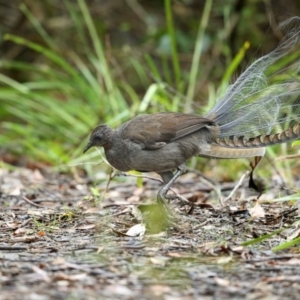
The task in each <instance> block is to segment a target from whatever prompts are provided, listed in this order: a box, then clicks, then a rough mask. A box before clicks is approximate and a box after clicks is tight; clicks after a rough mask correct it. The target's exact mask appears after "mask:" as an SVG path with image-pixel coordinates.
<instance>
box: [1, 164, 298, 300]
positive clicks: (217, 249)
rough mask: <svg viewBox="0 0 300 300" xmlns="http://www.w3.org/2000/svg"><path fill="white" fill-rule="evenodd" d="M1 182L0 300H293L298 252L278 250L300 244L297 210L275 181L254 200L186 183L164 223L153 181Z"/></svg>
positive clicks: (26, 173)
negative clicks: (281, 198)
mask: <svg viewBox="0 0 300 300" xmlns="http://www.w3.org/2000/svg"><path fill="white" fill-rule="evenodd" d="M100 175H101V174H100ZM102 175H104V174H102ZM100 177H101V176H100ZM0 178H1V185H0V188H1V195H0V196H1V198H0V299H1V300H4V299H5V300H6V299H24V298H25V299H166V300H173V299H184V300H185V299H186V300H189V299H299V295H300V252H299V247H297V245H296V246H294V247H291V248H289V249H288V250H285V251H274V250H276V248H275V249H274V247H276V246H278V245H280V244H282V243H283V242H286V241H288V240H292V239H293V238H295V237H297V236H298V235H299V228H298V227H299V225H298V222H297V220H298V221H299V208H298V207H297V205H298V204H297V201H294V202H292V201H285V202H278V201H277V202H274V201H272V200H273V199H274V198H275V197H278V195H282V196H284V195H288V194H289V191H288V190H286V189H284V188H283V186H282V185H281V184H278V182H276V180H274V184H273V187H272V189H270V190H269V191H268V192H266V193H263V194H262V195H260V197H258V195H257V193H250V191H249V189H248V188H247V182H246V180H245V182H244V183H243V184H242V185H241V186H238V183H237V182H235V183H222V184H216V183H214V182H211V181H208V180H207V179H204V178H203V177H201V176H200V175H199V174H198V175H197V174H194V173H191V172H190V173H188V174H185V175H183V176H182V177H181V178H180V179H179V180H178V183H176V184H175V185H174V190H175V192H177V193H179V194H180V195H181V196H182V199H180V200H173V201H171V202H170V203H169V206H168V207H169V209H170V211H171V212H172V217H167V216H166V213H165V210H164V208H163V207H160V206H158V205H154V204H153V203H154V202H155V198H156V193H157V191H158V189H159V187H160V186H161V184H160V183H159V182H158V181H154V180H151V179H150V178H143V181H142V182H143V183H141V181H140V180H138V181H137V178H135V177H122V176H121V177H120V176H119V177H117V178H114V179H113V180H112V181H111V182H110V184H109V188H108V189H106V188H107V182H102V183H99V184H95V183H92V182H89V180H88V179H87V178H81V177H79V176H78V175H77V174H74V175H73V176H70V175H63V174H55V173H46V172H41V171H38V170H30V169H16V170H11V171H8V170H5V169H0ZM235 187H236V188H237V189H236V191H235V193H234V194H233V195H231V196H230V192H231V191H232V190H233V189H234V188H235ZM105 190H106V192H105ZM103 195H104V197H103ZM228 196H230V197H228ZM220 197H222V199H223V207H221V205H220V202H219V199H220ZM226 197H227V199H226ZM257 199H258V200H257ZM279 229H281V230H279ZM278 230H279V231H278ZM274 232H275V233H277V234H274V235H273V236H270V237H269V238H267V239H265V240H262V241H261V242H257V243H251V242H250V245H246V244H244V243H245V242H247V241H251V240H253V239H255V238H259V237H262V236H264V235H265V234H269V233H274ZM272 250H273V251H272Z"/></svg>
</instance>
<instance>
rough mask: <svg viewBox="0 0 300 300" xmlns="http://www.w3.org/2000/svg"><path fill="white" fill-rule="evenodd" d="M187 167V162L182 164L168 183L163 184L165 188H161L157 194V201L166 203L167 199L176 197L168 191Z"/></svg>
mask: <svg viewBox="0 0 300 300" xmlns="http://www.w3.org/2000/svg"><path fill="white" fill-rule="evenodd" d="M185 169H186V165H185V164H183V165H180V166H179V167H178V170H177V172H176V173H175V174H174V176H173V177H172V179H171V180H170V181H169V182H168V183H167V184H165V185H164V186H163V188H161V189H160V190H159V192H158V194H157V202H158V203H164V204H165V200H166V199H172V198H174V197H172V196H168V195H167V193H168V191H169V189H170V187H171V186H172V184H173V183H174V182H175V181H176V179H177V178H178V177H179V176H180V175H182V174H183V173H184V172H185Z"/></svg>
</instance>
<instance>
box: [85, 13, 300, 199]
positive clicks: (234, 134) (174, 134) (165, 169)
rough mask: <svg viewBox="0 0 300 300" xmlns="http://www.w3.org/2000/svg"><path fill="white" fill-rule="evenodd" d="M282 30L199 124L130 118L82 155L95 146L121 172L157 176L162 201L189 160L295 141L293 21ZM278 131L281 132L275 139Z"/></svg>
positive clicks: (189, 118)
mask: <svg viewBox="0 0 300 300" xmlns="http://www.w3.org/2000/svg"><path fill="white" fill-rule="evenodd" d="M287 27H288V31H287V32H286V35H285V37H284V38H283V40H282V42H281V43H280V45H279V46H278V47H277V48H276V49H275V50H274V51H273V52H271V53H269V54H267V55H265V56H263V57H261V58H260V59H258V60H257V61H255V62H254V63H253V64H252V65H251V66H250V67H249V68H248V69H247V70H246V71H245V72H244V73H243V74H241V76H240V77H239V78H238V79H237V81H236V82H235V83H234V84H233V85H231V86H230V87H229V88H228V89H227V91H226V92H225V94H224V96H223V97H221V99H220V100H219V101H218V102H217V104H216V105H215V106H214V107H213V108H212V109H211V110H210V112H209V113H208V114H207V115H206V116H205V117H201V116H198V115H195V114H184V113H175V112H161V113H156V114H148V115H141V116H138V117H135V118H133V119H131V120H130V121H128V122H126V123H124V124H122V125H121V126H120V127H118V128H117V129H115V130H114V129H112V128H110V127H109V126H107V125H100V126H98V127H96V128H95V129H94V130H93V131H92V133H91V136H90V140H89V142H88V144H87V145H86V147H85V149H84V152H86V151H87V150H88V149H90V148H91V147H93V146H101V147H103V148H104V151H105V155H106V158H107V160H108V162H109V163H110V164H111V165H112V166H113V167H114V168H116V169H118V170H120V171H129V170H137V171H141V172H156V173H158V174H159V175H160V176H161V178H162V180H163V182H164V183H165V186H164V187H163V188H162V189H161V190H160V191H159V193H158V199H159V200H161V199H163V198H166V197H167V192H168V190H169V188H170V186H171V185H172V184H173V183H174V181H175V180H176V179H177V178H178V177H179V176H180V175H181V174H182V173H183V172H184V170H185V165H186V161H187V160H188V159H190V158H191V157H193V156H203V157H213V158H243V157H254V156H263V155H264V153H265V147H266V146H270V145H274V144H279V143H285V142H288V141H291V140H295V139H298V138H300V125H299V122H300V120H299V119H300V118H299V116H300V81H299V79H297V76H298V77H299V74H298V73H299V70H300V59H299V56H300V51H299V44H300V18H298V17H295V18H292V19H290V20H289V21H288V22H287V23H286V24H283V26H282V27H281V28H282V29H283V30H284V29H285V28H287ZM291 28H292V29H291ZM289 57H292V60H291V59H287V58H289ZM277 66H280V69H278V67H277ZM282 124H284V125H286V124H288V127H287V129H286V130H282V131H281V132H279V133H277V132H276V131H275V129H276V128H277V127H278V125H282ZM175 169H177V170H178V171H177V172H176V173H175V175H173V170H175Z"/></svg>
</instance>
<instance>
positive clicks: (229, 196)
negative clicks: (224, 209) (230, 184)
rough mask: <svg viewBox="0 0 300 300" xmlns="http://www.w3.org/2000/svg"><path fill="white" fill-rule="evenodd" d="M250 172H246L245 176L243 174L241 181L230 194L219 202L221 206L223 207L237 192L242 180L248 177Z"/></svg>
mask: <svg viewBox="0 0 300 300" xmlns="http://www.w3.org/2000/svg"><path fill="white" fill-rule="evenodd" d="M249 174H250V171H247V172H246V173H245V174H243V176H242V177H241V179H240V180H239V182H238V183H237V185H236V186H235V187H234V188H233V190H232V191H231V192H230V194H229V195H228V196H227V197H226V198H225V199H224V200H223V201H222V200H221V205H222V206H224V204H225V203H226V202H227V201H228V200H229V199H230V198H231V197H232V196H233V195H234V193H235V192H236V191H237V189H238V188H239V187H240V186H241V185H242V183H243V181H244V179H245V178H246V177H247V176H249Z"/></svg>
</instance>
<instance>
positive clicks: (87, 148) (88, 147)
mask: <svg viewBox="0 0 300 300" xmlns="http://www.w3.org/2000/svg"><path fill="white" fill-rule="evenodd" d="M91 147H93V145H92V143H91V142H88V143H87V145H86V146H85V148H84V150H83V153H85V152H86V151H88V150H89V149H90V148H91Z"/></svg>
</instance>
